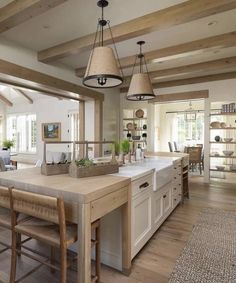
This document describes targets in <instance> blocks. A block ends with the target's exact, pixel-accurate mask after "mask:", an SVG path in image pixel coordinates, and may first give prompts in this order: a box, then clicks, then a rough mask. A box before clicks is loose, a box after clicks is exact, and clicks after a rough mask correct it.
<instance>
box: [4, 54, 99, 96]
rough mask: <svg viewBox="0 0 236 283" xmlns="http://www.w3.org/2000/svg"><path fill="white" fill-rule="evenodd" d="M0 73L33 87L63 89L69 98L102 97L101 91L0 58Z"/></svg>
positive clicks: (55, 90)
mask: <svg viewBox="0 0 236 283" xmlns="http://www.w3.org/2000/svg"><path fill="white" fill-rule="evenodd" d="M1 74H3V75H6V76H10V77H14V78H17V79H20V80H22V81H23V83H26V82H29V83H31V85H32V86H35V87H41V88H49V89H51V90H52V91H53V92H54V93H57V91H58V93H59V92H60V91H63V92H64V93H68V95H66V97H67V98H71V99H73V98H78V99H80V100H89V99H92V100H97V99H98V100H103V99H104V94H103V93H100V92H97V91H94V90H92V89H89V88H86V87H83V86H80V85H77V84H74V83H71V82H68V81H64V80H61V79H58V78H56V77H53V76H50V75H47V74H44V73H41V72H38V71H35V70H32V69H28V68H25V67H23V66H19V65H16V64H13V63H11V62H8V61H5V60H1V59H0V75H1Z"/></svg>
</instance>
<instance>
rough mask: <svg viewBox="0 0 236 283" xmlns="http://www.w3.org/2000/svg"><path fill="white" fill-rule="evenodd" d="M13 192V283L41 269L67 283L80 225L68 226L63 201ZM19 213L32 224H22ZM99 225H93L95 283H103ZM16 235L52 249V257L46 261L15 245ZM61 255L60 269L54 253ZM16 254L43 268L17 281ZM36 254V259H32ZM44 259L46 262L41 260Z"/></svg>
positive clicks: (61, 282)
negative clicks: (57, 273) (70, 253)
mask: <svg viewBox="0 0 236 283" xmlns="http://www.w3.org/2000/svg"><path fill="white" fill-rule="evenodd" d="M9 190H10V207H11V228H12V256H11V273H10V283H15V282H19V281H21V280H23V279H24V278H26V277H28V276H29V275H31V274H32V273H33V272H35V271H36V270H38V269H39V268H40V267H41V266H42V265H46V266H48V267H50V269H51V272H52V271H53V270H58V271H60V283H66V279H67V267H68V266H69V265H70V264H69V263H68V262H67V249H68V247H69V246H71V245H72V244H73V243H75V242H76V241H77V225H76V224H72V223H69V222H66V218H65V205H64V200H63V199H62V198H61V197H58V198H56V197H50V196H45V195H40V194H35V193H30V192H25V191H21V190H17V189H14V188H11V189H9ZM17 213H24V214H27V215H29V216H31V218H30V220H27V221H25V222H21V223H19V222H18V221H17V218H16V215H17ZM99 227H100V221H99V220H97V221H96V222H94V223H93V224H92V229H94V230H95V240H91V241H92V246H94V245H95V246H96V253H95V259H96V274H95V275H94V277H93V278H92V279H91V280H92V282H100V240H99V239H100V236H99ZM17 233H18V234H20V235H25V236H28V237H31V238H32V239H35V240H37V241H39V242H42V243H44V244H47V245H49V246H50V247H51V256H50V257H46V256H45V255H43V254H40V257H38V256H37V254H39V252H38V251H35V250H34V249H32V248H29V247H28V246H25V245H20V244H19V243H17V241H16V236H17ZM56 248H57V249H59V251H60V267H58V265H56V264H55V249H56ZM17 253H20V254H22V255H24V256H26V257H29V258H31V259H33V260H35V261H38V262H39V263H40V264H39V265H38V266H36V267H35V268H33V269H32V270H30V271H29V272H27V273H26V274H25V275H23V276H21V278H19V279H17V280H16V267H17V266H16V264H17V256H16V255H17ZM32 253H35V254H36V256H35V255H32ZM42 257H44V259H42Z"/></svg>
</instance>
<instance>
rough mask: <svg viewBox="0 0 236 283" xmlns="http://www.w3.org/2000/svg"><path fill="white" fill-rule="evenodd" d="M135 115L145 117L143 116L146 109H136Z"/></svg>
mask: <svg viewBox="0 0 236 283" xmlns="http://www.w3.org/2000/svg"><path fill="white" fill-rule="evenodd" d="M135 116H136V117H137V118H143V116H144V111H143V109H138V110H136V111H135Z"/></svg>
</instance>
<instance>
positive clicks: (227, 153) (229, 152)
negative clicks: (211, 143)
mask: <svg viewBox="0 0 236 283" xmlns="http://www.w3.org/2000/svg"><path fill="white" fill-rule="evenodd" d="M223 154H224V155H225V156H231V155H233V154H234V151H232V150H223Z"/></svg>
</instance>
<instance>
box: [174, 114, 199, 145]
mask: <svg viewBox="0 0 236 283" xmlns="http://www.w3.org/2000/svg"><path fill="white" fill-rule="evenodd" d="M172 133H173V140H174V141H177V142H178V144H180V145H187V144H188V143H189V144H197V143H203V141H204V113H196V120H192V121H187V120H186V119H185V115H184V114H182V113H178V114H176V116H175V118H174V120H173V132H172Z"/></svg>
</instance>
